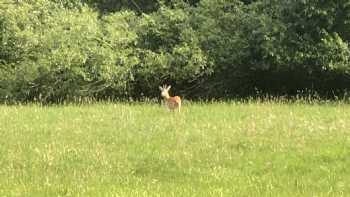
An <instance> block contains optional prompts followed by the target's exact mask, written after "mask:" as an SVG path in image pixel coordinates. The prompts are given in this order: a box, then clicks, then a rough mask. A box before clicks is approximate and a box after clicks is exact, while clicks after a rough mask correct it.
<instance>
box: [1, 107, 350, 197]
mask: <svg viewBox="0 0 350 197" xmlns="http://www.w3.org/2000/svg"><path fill="white" fill-rule="evenodd" d="M349 168H350V105H347V104H344V103H328V104H303V103H283V102H247V103H239V102H231V103H210V104H209V103H207V104H206V103H187V104H186V103H185V104H184V106H183V110H182V112H181V113H170V112H168V111H167V110H165V108H163V107H161V106H160V105H156V104H146V103H136V104H131V103H129V104H127V103H96V104H86V105H63V106H40V105H35V104H33V105H23V106H20V105H15V106H6V105H2V106H0V196H349V195H350V169H349Z"/></svg>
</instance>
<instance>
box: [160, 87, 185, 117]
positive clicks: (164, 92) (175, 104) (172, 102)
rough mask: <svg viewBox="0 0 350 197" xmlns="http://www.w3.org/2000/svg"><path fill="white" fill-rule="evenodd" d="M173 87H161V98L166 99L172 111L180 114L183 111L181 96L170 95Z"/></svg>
mask: <svg viewBox="0 0 350 197" xmlns="http://www.w3.org/2000/svg"><path fill="white" fill-rule="evenodd" d="M170 88H171V86H166V85H165V86H163V87H159V89H160V91H161V96H162V97H163V98H164V100H165V103H166V106H167V107H168V108H169V109H170V110H172V111H173V110H176V109H177V110H178V111H179V112H180V109H181V98H180V97H179V96H170V95H169V90H170Z"/></svg>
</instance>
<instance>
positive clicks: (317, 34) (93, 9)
mask: <svg viewBox="0 0 350 197" xmlns="http://www.w3.org/2000/svg"><path fill="white" fill-rule="evenodd" d="M0 31H1V33H0V101H1V102H12V101H16V102H25V101H41V102H60V101H65V100H70V99H73V98H95V99H123V98H135V99H140V98H150V97H151V98H152V97H156V96H158V95H159V90H158V88H157V87H158V86H159V85H161V84H171V85H172V87H173V89H175V91H176V92H177V93H178V94H179V95H182V96H184V97H186V98H193V99H196V98H202V99H211V98H237V97H246V96H254V95H257V94H269V95H289V96H293V95H297V94H303V93H317V94H319V95H321V96H325V97H336V96H341V95H344V94H346V93H347V89H348V88H349V86H350V76H349V70H350V64H349V56H350V50H349V41H350V0H327V1H325V0H300V1H295V0H158V1H153V0H120V1H114V0H16V1H15V0H2V1H1V2H0Z"/></svg>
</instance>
